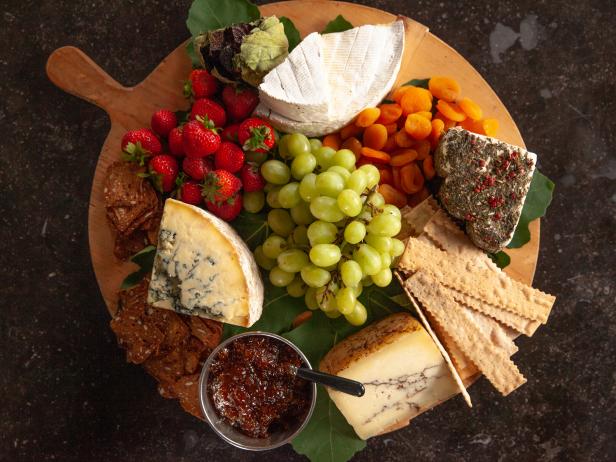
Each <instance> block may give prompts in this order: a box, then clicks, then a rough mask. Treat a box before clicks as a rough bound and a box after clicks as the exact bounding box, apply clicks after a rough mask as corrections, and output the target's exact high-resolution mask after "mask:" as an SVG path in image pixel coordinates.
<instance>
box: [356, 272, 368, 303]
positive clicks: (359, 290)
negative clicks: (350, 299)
mask: <svg viewBox="0 0 616 462" xmlns="http://www.w3.org/2000/svg"><path fill="white" fill-rule="evenodd" d="M368 277H369V276H368ZM363 291H364V286H362V285H361V284H357V286H356V287H353V292H354V293H355V297H356V298H359V296H360V295H361V293H362V292H363Z"/></svg>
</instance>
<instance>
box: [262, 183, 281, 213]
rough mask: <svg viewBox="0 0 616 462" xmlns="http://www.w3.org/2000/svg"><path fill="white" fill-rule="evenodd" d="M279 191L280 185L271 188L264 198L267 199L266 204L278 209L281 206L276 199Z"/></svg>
mask: <svg viewBox="0 0 616 462" xmlns="http://www.w3.org/2000/svg"><path fill="white" fill-rule="evenodd" d="M279 191H280V186H277V187H276V188H275V189H272V190H271V191H270V192H268V193H267V196H266V197H265V200H266V201H267V205H269V206H270V207H271V208H273V209H279V208H281V207H282V205H280V201H279V200H278V192H279Z"/></svg>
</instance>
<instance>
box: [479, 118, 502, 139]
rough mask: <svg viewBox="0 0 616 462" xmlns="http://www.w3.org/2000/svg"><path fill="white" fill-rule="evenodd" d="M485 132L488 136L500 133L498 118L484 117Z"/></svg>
mask: <svg viewBox="0 0 616 462" xmlns="http://www.w3.org/2000/svg"><path fill="white" fill-rule="evenodd" d="M481 124H482V127H483V132H484V133H485V135H486V136H492V137H494V136H496V133H498V120H496V119H484V120H483V121H482V122H481Z"/></svg>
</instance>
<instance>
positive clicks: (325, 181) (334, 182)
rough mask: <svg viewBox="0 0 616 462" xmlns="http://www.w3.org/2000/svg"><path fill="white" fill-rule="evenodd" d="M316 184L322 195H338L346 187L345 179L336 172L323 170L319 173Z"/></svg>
mask: <svg viewBox="0 0 616 462" xmlns="http://www.w3.org/2000/svg"><path fill="white" fill-rule="evenodd" d="M315 185H316V187H317V191H318V192H319V194H320V195H322V196H329V197H338V194H340V191H342V190H343V189H344V179H342V177H341V176H340V175H338V174H337V173H335V172H323V173H319V174H318V175H317V180H316V182H315Z"/></svg>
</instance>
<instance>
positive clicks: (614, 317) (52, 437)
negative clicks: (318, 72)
mask: <svg viewBox="0 0 616 462" xmlns="http://www.w3.org/2000/svg"><path fill="white" fill-rule="evenodd" d="M365 3H367V4H370V5H372V6H376V7H379V8H382V9H385V10H389V11H392V12H397V13H402V14H406V15H408V16H410V17H413V18H415V19H417V20H419V21H421V22H423V23H424V24H426V25H428V26H429V27H430V29H431V30H432V32H434V33H435V34H436V35H438V36H439V37H441V38H442V39H444V40H445V41H446V42H447V43H449V44H451V45H453V46H454V47H455V48H456V49H457V50H458V51H459V52H460V53H461V54H462V55H464V56H465V57H466V58H467V59H468V60H469V61H470V62H471V63H472V64H473V65H474V66H475V67H476V68H477V69H478V70H479V72H480V73H481V74H482V75H483V76H484V77H485V78H486V79H487V81H488V82H489V83H490V84H491V85H492V86H493V88H494V89H495V90H496V92H497V93H498V95H499V96H500V97H501V99H502V100H503V101H504V102H505V103H506V105H507V107H508V108H509V110H510V111H511V113H512V115H513V117H514V119H515V120H516V121H517V123H518V126H519V128H520V130H521V132H522V134H523V136H524V139H525V141H526V143H527V145H528V146H529V148H530V149H531V150H532V151H534V152H538V153H540V168H541V169H542V171H543V172H544V173H545V174H547V175H548V176H550V177H551V178H553V179H554V180H555V181H556V185H557V186H556V196H555V199H554V202H553V204H552V207H551V208H550V210H549V213H548V216H547V217H546V218H545V219H544V220H543V222H542V234H541V243H542V245H541V257H540V260H539V265H538V268H537V273H536V278H535V285H536V286H537V287H540V288H541V289H543V290H545V291H548V292H550V293H553V294H556V295H558V301H557V304H556V306H555V308H554V311H553V313H552V316H551V318H550V322H549V324H548V325H547V326H545V327H542V328H541V329H540V330H539V331H538V332H537V334H536V335H535V336H534V337H532V338H522V339H520V340H519V345H520V351H519V353H517V354H516V356H515V359H516V362H517V363H518V365H519V366H520V369H521V370H522V372H523V373H524V374H525V376H526V377H527V379H528V383H527V384H526V385H525V386H524V387H522V388H521V389H520V390H518V391H516V392H515V393H513V394H512V395H511V396H509V397H507V398H502V397H501V396H500V395H499V394H498V393H497V392H496V391H495V390H494V389H493V388H492V387H491V386H490V385H489V383H488V382H487V381H486V380H484V379H482V380H480V381H479V382H478V383H477V384H476V385H474V386H473V387H472V388H471V394H472V396H473V399H474V402H475V406H474V407H473V409H471V410H469V409H468V408H467V407H466V406H465V404H464V403H463V401H462V400H461V399H460V398H456V399H453V400H450V401H449V402H447V403H445V404H443V405H441V406H439V407H438V408H437V409H434V410H432V411H431V412H428V413H426V414H424V415H422V416H421V417H419V418H418V419H416V420H414V421H413V422H412V423H411V425H410V426H409V427H408V428H406V429H404V430H401V431H398V432H395V433H392V434H389V435H386V436H384V437H381V438H375V439H372V440H370V441H369V442H368V446H367V448H366V449H365V450H364V451H363V452H362V453H360V454H358V455H357V456H356V457H355V459H354V460H357V461H371V460H377V459H379V460H387V461H396V460H399V461H402V460H409V459H412V460H418V461H419V460H422V461H445V460H456V461H457V460H467V461H470V460H473V461H477V462H478V461H495V460H499V461H500V460H505V461H535V460H542V461H548V460H559V461H560V460H575V461H589V460H593V461H599V460H606V461H607V460H616V438H615V436H614V435H615V433H614V422H616V367H615V366H616V359H615V358H616V356H615V355H614V351H615V349H616V310H615V307H614V299H615V298H616V263H615V257H616V255H615V252H614V248H615V247H616V231H615V230H616V156H615V154H614V148H613V146H614V145H615V144H616V139H615V137H616V98H615V95H616V80H615V78H614V76H615V75H616V47H614V37H613V25H614V21H613V17H614V15H615V14H616V4H615V3H614V2H613V1H608V0H603V1H601V0H588V1H584V2H579V1H573V0H560V1H551V2H546V1H534V0H520V1H514V0H505V1H502V2H491V1H486V0H482V1H471V0H460V1H456V2H453V1H432V2H429V1H421V0H418V1H410V0H409V1H395V0H374V1H366V2H365ZM188 7H189V1H188V0H184V1H181V2H170V1H167V2H160V1H157V0H154V1H143V0H132V1H120V0H107V1H104V2H103V1H100V0H92V1H89V2H71V1H68V0H60V1H51V0H40V1H37V2H34V1H31V0H25V1H23V0H22V1H17V0H5V1H3V2H2V6H1V8H0V15H1V16H0V24H1V26H0V50H1V51H0V101H1V103H0V133H1V136H0V185H1V193H0V195H1V199H0V217H1V223H2V225H1V226H0V242H1V244H0V248H1V249H2V252H1V255H2V265H1V269H0V274H2V284H0V297H1V305H2V306H1V308H0V371H1V373H0V390H2V395H1V396H2V399H1V404H0V460H1V461H16V460H19V461H46V460H61V461H83V460H90V461H108V460H118V461H120V460H121V461H141V460H150V461H172V460H173V461H180V460H182V461H202V460H211V461H215V460H216V461H219V460H220V461H222V460H225V461H231V460H246V461H248V460H255V461H256V460H266V459H267V460H271V461H273V462H275V461H289V460H302V459H303V457H301V456H297V455H295V453H294V452H293V451H292V449H291V448H290V447H285V448H282V449H279V450H276V451H273V452H271V453H268V454H257V453H247V452H242V451H239V450H236V449H233V448H231V447H230V446H228V445H226V444H225V443H224V442H222V441H221V440H219V439H218V438H217V437H216V436H214V434H213V433H212V432H211V431H210V430H209V428H208V427H207V426H206V425H205V424H203V423H201V422H199V421H197V420H196V419H194V418H193V417H191V416H189V415H187V414H185V413H184V412H183V411H182V410H181V409H180V407H179V406H178V404H177V402H175V401H170V400H165V399H162V398H161V397H160V396H159V395H158V393H157V391H156V387H155V386H154V382H153V380H152V379H151V378H150V377H149V376H147V375H146V374H145V373H144V372H143V371H142V370H141V368H139V367H135V366H132V365H129V364H126V362H125V358H124V353H123V351H122V350H120V349H119V348H118V347H117V346H116V342H115V338H114V336H113V334H112V332H111V331H110V329H109V327H108V321H109V317H108V314H107V311H106V309H105V306H104V304H103V301H102V298H101V296H100V294H99V291H98V288H97V285H96V282H95V279H94V274H93V272H92V269H91V265H90V259H89V254H88V242H87V232H86V231H87V221H86V218H87V209H88V196H89V192H90V184H91V180H92V176H93V173H94V168H95V164H96V158H97V155H98V152H99V149H100V146H101V145H102V143H103V140H104V139H105V136H106V135H107V131H108V129H109V121H108V119H107V117H106V115H105V114H104V113H103V112H102V111H101V110H99V109H97V108H95V107H93V106H91V105H89V104H87V103H85V102H84V101H81V100H78V99H76V98H74V97H72V96H69V95H67V94H65V93H63V92H62V91H60V90H58V89H57V88H55V87H54V86H53V85H52V84H51V83H50V82H49V81H48V80H47V78H46V76H45V72H44V66H45V61H46V59H47V56H48V55H49V54H50V53H51V52H52V51H53V50H54V49H55V48H57V47H59V46H62V45H67V44H72V45H76V46H78V47H80V48H81V49H83V50H84V51H85V52H86V53H87V54H88V55H89V56H91V57H92V58H93V59H94V60H95V61H96V62H97V63H99V64H100V65H101V66H102V67H103V68H104V69H105V70H107V71H108V72H109V73H110V74H111V75H112V76H114V77H115V78H117V79H118V80H119V81H120V82H122V83H123V84H126V85H131V84H135V83H138V82H140V81H141V80H142V79H143V78H144V77H145V76H146V75H147V74H148V73H149V72H150V71H151V70H152V69H153V68H154V67H155V66H156V64H158V63H159V62H160V61H161V59H162V58H164V57H165V56H166V55H167V54H168V52H169V51H171V50H172V49H173V48H175V47H176V46H177V45H178V43H180V42H181V41H182V40H184V39H185V38H186V37H187V31H186V29H185V26H184V18H185V16H186V12H187V10H188Z"/></svg>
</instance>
